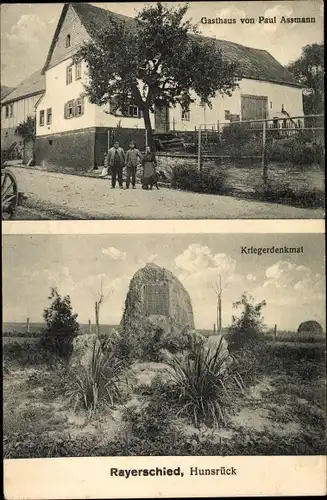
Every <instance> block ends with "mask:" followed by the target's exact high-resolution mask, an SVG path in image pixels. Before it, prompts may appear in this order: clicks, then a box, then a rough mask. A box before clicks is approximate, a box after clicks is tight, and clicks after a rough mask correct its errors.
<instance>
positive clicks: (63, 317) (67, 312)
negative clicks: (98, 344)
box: [41, 288, 79, 358]
mask: <svg viewBox="0 0 327 500" xmlns="http://www.w3.org/2000/svg"><path fill="white" fill-rule="evenodd" d="M48 298H49V300H52V302H51V304H50V306H49V307H47V308H46V309H44V311H43V318H44V321H45V324H46V327H45V328H44V330H43V336H42V338H41V345H42V347H43V348H44V349H45V350H48V351H49V352H51V353H53V354H55V355H58V356H60V357H62V358H69V356H70V355H71V353H72V351H73V339H74V338H75V337H76V336H77V335H78V331H79V324H78V322H77V321H76V318H77V314H76V313H74V312H73V309H72V306H71V302H70V297H69V295H66V296H65V297H61V296H60V295H59V293H58V291H57V289H56V288H52V289H51V294H50V297H48Z"/></svg>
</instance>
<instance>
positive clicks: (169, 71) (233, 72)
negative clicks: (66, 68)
mask: <svg viewBox="0 0 327 500" xmlns="http://www.w3.org/2000/svg"><path fill="white" fill-rule="evenodd" d="M187 10H188V5H184V6H178V7H173V8H168V7H166V6H164V5H163V4H162V3H160V2H158V3H157V4H156V5H150V6H148V7H145V8H144V9H143V10H142V11H140V12H139V13H138V14H137V16H136V18H135V19H134V20H131V21H128V22H124V21H120V20H117V18H115V17H114V16H111V21H110V24H109V27H108V28H107V29H104V30H101V31H99V33H98V34H97V37H96V39H94V40H91V41H90V42H86V43H84V44H83V45H82V47H81V48H80V50H79V51H78V52H77V54H76V55H75V60H84V61H86V64H87V67H88V76H89V82H88V83H87V84H85V93H86V95H87V96H88V98H89V100H90V101H91V102H92V103H93V104H97V105H104V104H107V103H111V105H113V106H114V107H116V108H119V109H120V111H122V112H123V113H126V112H127V110H128V106H129V105H137V106H138V108H139V109H140V111H141V113H142V114H143V118H144V125H145V129H146V130H147V134H148V142H149V144H150V145H153V137H152V126H151V122H150V112H152V113H153V112H154V111H155V110H162V109H164V108H165V107H171V106H175V105H176V104H180V105H181V107H182V109H183V110H188V108H189V106H190V104H191V103H192V102H195V99H196V96H197V97H198V98H199V99H200V103H201V105H207V106H209V107H211V99H212V98H214V97H215V95H216V94H217V92H219V93H221V94H222V95H224V94H226V95H231V93H232V91H233V90H234V89H235V88H236V87H237V86H238V83H237V81H238V77H237V71H238V63H236V62H228V61H226V60H224V58H223V56H222V53H221V51H220V50H219V49H218V47H217V45H216V43H215V41H214V40H210V39H208V38H204V37H200V36H198V35H199V33H198V30H197V28H196V27H195V26H194V25H192V24H191V22H190V21H185V20H183V18H184V16H185V14H186V12H187ZM113 113H114V111H113Z"/></svg>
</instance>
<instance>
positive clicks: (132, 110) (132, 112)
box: [127, 106, 139, 117]
mask: <svg viewBox="0 0 327 500" xmlns="http://www.w3.org/2000/svg"><path fill="white" fill-rule="evenodd" d="M127 116H136V117H138V116H139V108H138V107H137V106H128V113H127Z"/></svg>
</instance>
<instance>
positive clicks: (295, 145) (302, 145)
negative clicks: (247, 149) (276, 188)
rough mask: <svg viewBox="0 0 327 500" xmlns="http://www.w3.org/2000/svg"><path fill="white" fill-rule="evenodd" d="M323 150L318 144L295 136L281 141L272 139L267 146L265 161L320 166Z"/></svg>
mask: <svg viewBox="0 0 327 500" xmlns="http://www.w3.org/2000/svg"><path fill="white" fill-rule="evenodd" d="M323 154H324V148H323V146H322V145H321V144H319V142H314V141H313V140H309V139H308V138H307V137H306V136H302V135H300V134H299V135H297V136H294V137H289V138H283V139H272V141H270V142H268V144H267V159H268V160H270V161H278V162H287V161H289V162H291V163H294V164H302V165H312V164H313V163H318V164H319V165H321V164H322V156H323Z"/></svg>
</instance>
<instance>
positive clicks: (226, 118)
mask: <svg viewBox="0 0 327 500" xmlns="http://www.w3.org/2000/svg"><path fill="white" fill-rule="evenodd" d="M225 120H230V111H229V110H228V109H225Z"/></svg>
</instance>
